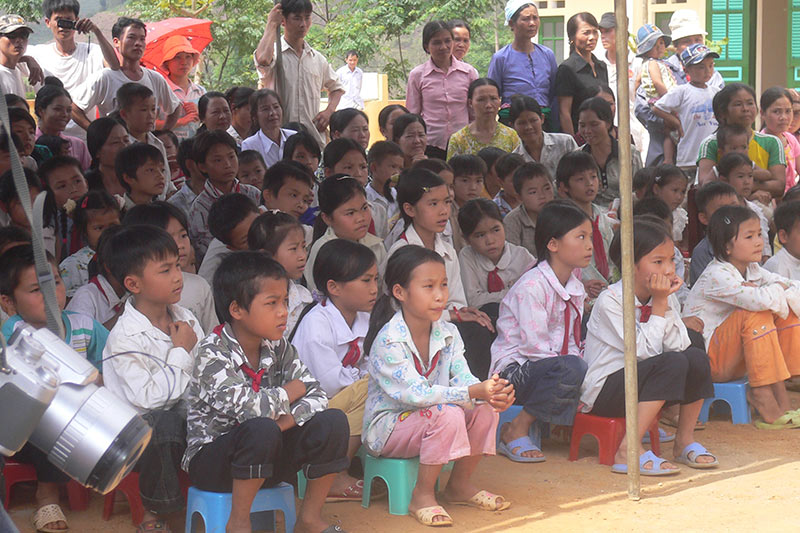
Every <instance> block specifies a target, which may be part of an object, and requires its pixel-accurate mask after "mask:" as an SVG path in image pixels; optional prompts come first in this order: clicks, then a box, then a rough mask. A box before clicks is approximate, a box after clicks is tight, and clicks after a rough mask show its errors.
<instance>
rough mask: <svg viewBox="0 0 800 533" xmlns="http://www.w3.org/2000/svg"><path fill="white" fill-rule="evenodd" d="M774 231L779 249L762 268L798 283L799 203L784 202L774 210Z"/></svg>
mask: <svg viewBox="0 0 800 533" xmlns="http://www.w3.org/2000/svg"><path fill="white" fill-rule="evenodd" d="M775 229H776V230H778V235H777V238H778V242H779V243H780V244H781V249H780V250H778V251H777V252H776V253H775V255H773V256H772V257H770V258H769V260H767V262H766V263H764V268H765V269H767V270H769V271H770V272H772V273H774V274H777V275H779V276H783V277H784V278H788V279H791V280H795V281H800V201H797V200H795V201H791V202H786V201H784V202H782V203H781V204H780V205H779V206H778V208H777V209H775Z"/></svg>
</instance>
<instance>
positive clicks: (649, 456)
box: [611, 450, 681, 476]
mask: <svg viewBox="0 0 800 533" xmlns="http://www.w3.org/2000/svg"><path fill="white" fill-rule="evenodd" d="M648 461H652V462H653V468H645V467H644V464H645V463H647V462H648ZM666 462H667V460H666V459H662V458H661V457H658V456H657V455H656V454H654V453H653V452H652V451H650V450H648V451H646V452H644V453H643V454H642V455H640V456H639V473H640V474H641V475H643V476H671V475H672V474H677V473H678V472H680V471H681V469H680V468H676V469H674V470H666V469H662V468H661V465H663V464H664V463H666ZM611 471H612V472H614V473H615V474H627V473H628V465H627V464H626V463H616V464H615V465H613V466H612V467H611Z"/></svg>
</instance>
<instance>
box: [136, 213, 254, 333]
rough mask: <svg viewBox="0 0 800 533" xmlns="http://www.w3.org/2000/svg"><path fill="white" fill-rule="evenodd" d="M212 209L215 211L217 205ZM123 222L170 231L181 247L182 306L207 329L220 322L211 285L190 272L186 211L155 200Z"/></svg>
mask: <svg viewBox="0 0 800 533" xmlns="http://www.w3.org/2000/svg"><path fill="white" fill-rule="evenodd" d="M248 202H249V200H248ZM219 203H220V202H217V204H219ZM217 204H214V205H217ZM211 209H212V211H213V210H214V207H213V206H212V208H211ZM123 223H124V224H125V226H131V225H138V224H150V225H152V226H156V227H159V228H161V229H163V230H164V231H166V232H167V233H169V235H170V237H172V239H173V240H174V241H175V246H177V247H178V264H179V266H180V268H181V272H182V273H183V290H182V291H181V299H180V300H178V305H179V306H181V307H184V308H186V309H188V310H189V311H191V312H192V314H193V315H194V316H195V317H196V318H197V319H198V320H199V321H200V327H201V328H202V329H203V331H204V332H205V331H208V332H210V331H211V330H212V329H214V328H215V327H216V326H217V324H219V319H218V318H217V312H216V311H215V310H214V296H213V295H212V294H211V286H210V285H209V284H208V282H207V281H206V280H205V279H204V278H203V277H202V276H200V275H198V274H194V273H192V272H190V271H187V268H188V267H189V266H190V265H189V261H190V260H191V256H192V243H190V242H189V230H188V227H187V226H188V223H187V222H186V215H184V214H183V211H181V210H180V209H179V208H178V207H176V206H174V205H172V204H170V203H168V202H161V201H155V202H152V203H150V204H146V205H137V206H135V207H133V208H131V209H130V210H129V211H128V212H127V213H125V219H124V220H123Z"/></svg>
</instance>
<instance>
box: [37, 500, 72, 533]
mask: <svg viewBox="0 0 800 533" xmlns="http://www.w3.org/2000/svg"><path fill="white" fill-rule="evenodd" d="M55 522H64V523H65V524H67V517H66V516H64V511H62V510H61V506H60V505H58V504H57V503H51V504H48V505H42V506H41V507H39V508H38V509H36V512H35V513H33V527H34V529H36V531H38V532H40V533H64V532H65V531H69V524H67V527H66V528H65V529H56V528H52V527H47V524H53V523H55Z"/></svg>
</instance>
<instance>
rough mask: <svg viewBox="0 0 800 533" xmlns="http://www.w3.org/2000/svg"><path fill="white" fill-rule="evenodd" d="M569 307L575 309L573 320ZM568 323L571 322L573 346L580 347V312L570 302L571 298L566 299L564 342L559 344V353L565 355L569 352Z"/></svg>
mask: <svg viewBox="0 0 800 533" xmlns="http://www.w3.org/2000/svg"><path fill="white" fill-rule="evenodd" d="M570 308H572V309H574V310H575V319H574V320H573V319H572V318H571V317H570V314H571V313H570ZM570 323H571V324H572V336H573V337H574V338H575V346H577V347H578V349H580V347H581V312H580V310H579V309H578V308H577V307H576V306H575V304H574V303H572V300H567V301H566V306H565V307H564V342H563V343H562V344H561V355H567V354H568V353H569V327H570Z"/></svg>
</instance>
